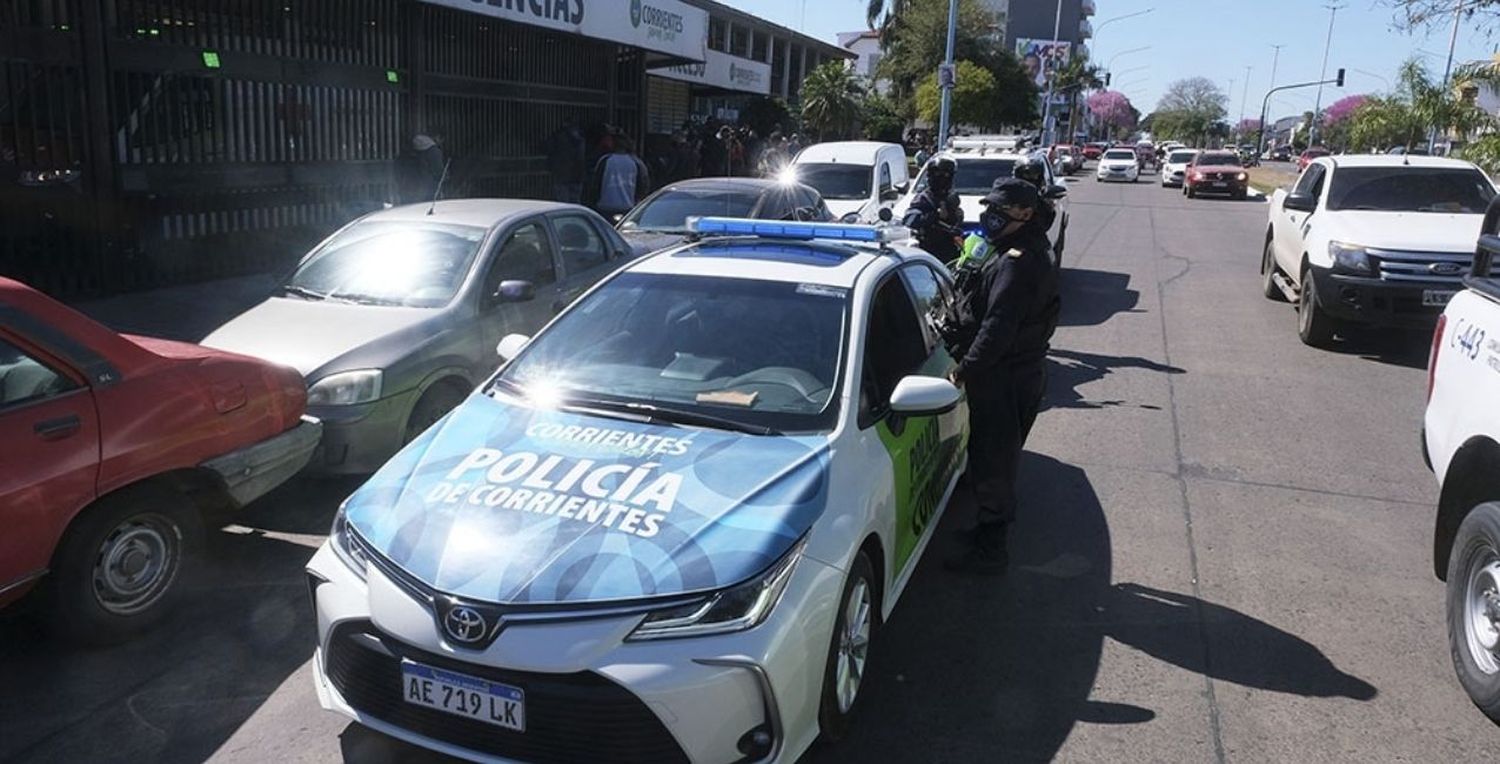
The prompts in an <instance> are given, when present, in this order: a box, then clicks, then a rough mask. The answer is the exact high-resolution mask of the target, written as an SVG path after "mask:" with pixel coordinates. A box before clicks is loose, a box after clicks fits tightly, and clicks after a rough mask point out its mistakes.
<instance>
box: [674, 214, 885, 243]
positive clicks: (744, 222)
mask: <svg viewBox="0 0 1500 764" xmlns="http://www.w3.org/2000/svg"><path fill="white" fill-rule="evenodd" d="M687 229H688V230H689V231H691V232H693V233H695V234H698V235H699V236H755V237H758V238H762V239H793V240H797V241H811V240H813V239H830V240H834V241H867V242H874V243H877V244H887V243H890V242H893V241H906V240H907V239H910V238H911V231H910V230H908V229H907V228H906V227H904V226H898V225H883V226H874V225H850V224H848V223H801V222H796V221H791V220H750V219H748V218H714V217H690V218H688V219H687Z"/></svg>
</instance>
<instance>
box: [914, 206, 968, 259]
mask: <svg viewBox="0 0 1500 764" xmlns="http://www.w3.org/2000/svg"><path fill="white" fill-rule="evenodd" d="M902 222H903V223H904V224H905V225H906V226H908V227H909V228H911V229H912V232H913V233H915V234H916V237H917V245H918V246H920V247H921V248H922V249H924V250H927V252H928V253H929V254H931V255H932V256H933V257H936V258H937V259H939V260H942V261H943V262H945V263H946V262H948V261H949V260H952V259H953V258H955V257H958V239H957V237H958V236H959V231H960V228H961V226H963V223H964V210H963V207H962V206H961V205H960V204H959V200H958V194H955V193H953V192H951V191H950V192H948V196H947V197H946V198H944V199H941V200H940V199H938V198H937V195H936V194H934V193H933V192H932V189H931V188H927V189H923V190H922V193H920V194H917V198H916V199H913V200H912V202H911V207H909V208H908V209H907V211H906V216H905V217H904V219H903V221H902Z"/></svg>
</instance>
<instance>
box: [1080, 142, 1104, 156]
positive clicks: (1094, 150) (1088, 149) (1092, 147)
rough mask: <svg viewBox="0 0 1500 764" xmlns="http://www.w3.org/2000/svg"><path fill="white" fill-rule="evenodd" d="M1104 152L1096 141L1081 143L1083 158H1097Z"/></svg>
mask: <svg viewBox="0 0 1500 764" xmlns="http://www.w3.org/2000/svg"><path fill="white" fill-rule="evenodd" d="M1103 154H1104V149H1103V148H1102V147H1100V146H1099V144H1097V143H1085V144H1084V145H1083V158H1084V159H1098V158H1099V157H1100V156H1102V155H1103Z"/></svg>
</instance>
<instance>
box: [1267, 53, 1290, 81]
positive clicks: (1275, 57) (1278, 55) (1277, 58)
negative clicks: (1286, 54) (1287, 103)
mask: <svg viewBox="0 0 1500 764" xmlns="http://www.w3.org/2000/svg"><path fill="white" fill-rule="evenodd" d="M1271 47H1272V48H1274V49H1275V50H1276V53H1275V54H1273V55H1272V56H1271V82H1270V83H1269V84H1268V85H1266V87H1268V88H1274V87H1276V64H1278V63H1280V61H1281V49H1282V48H1285V47H1286V46H1285V45H1272V46H1271Z"/></svg>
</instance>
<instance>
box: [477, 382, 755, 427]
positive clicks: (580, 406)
mask: <svg viewBox="0 0 1500 764" xmlns="http://www.w3.org/2000/svg"><path fill="white" fill-rule="evenodd" d="M496 388H499V389H503V390H504V391H505V392H507V393H509V394H511V395H515V396H518V397H521V398H527V399H531V398H532V396H531V395H530V394H529V393H528V392H527V390H526V388H524V387H522V386H520V385H518V384H516V383H514V382H511V381H510V380H508V379H505V378H503V377H496V378H495V382H494V383H493V384H492V385H490V391H494V390H495V389H496ZM559 408H563V409H567V410H571V411H581V412H585V413H591V414H597V415H599V416H607V417H611V418H614V419H623V420H625V421H628V422H641V423H644V424H669V425H679V426H680V425H693V426H697V427H710V428H713V429H717V430H730V431H733V432H744V433H749V434H751V435H780V434H782V433H781V431H779V430H776V429H774V428H771V427H766V426H764V425H758V424H750V423H748V422H741V421H739V420H737V419H729V418H728V417H721V416H715V415H713V414H706V413H703V412H701V411H688V410H686V409H678V408H672V407H669V406H667V407H663V406H658V405H656V404H652V403H638V402H634V401H611V400H606V399H604V398H596V397H591V396H586V395H564V396H563V398H562V404H561V405H560V406H559Z"/></svg>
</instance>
